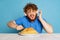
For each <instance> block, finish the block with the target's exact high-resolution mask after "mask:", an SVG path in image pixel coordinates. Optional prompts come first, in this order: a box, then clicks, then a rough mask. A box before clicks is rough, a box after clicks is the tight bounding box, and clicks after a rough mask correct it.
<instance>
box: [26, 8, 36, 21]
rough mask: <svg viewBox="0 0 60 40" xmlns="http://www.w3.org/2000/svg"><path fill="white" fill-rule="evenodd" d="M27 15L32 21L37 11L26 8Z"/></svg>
mask: <svg viewBox="0 0 60 40" xmlns="http://www.w3.org/2000/svg"><path fill="white" fill-rule="evenodd" d="M26 15H27V17H28V18H29V19H30V20H31V21H34V20H35V18H36V16H37V11H36V10H32V9H31V10H28V11H27V13H26Z"/></svg>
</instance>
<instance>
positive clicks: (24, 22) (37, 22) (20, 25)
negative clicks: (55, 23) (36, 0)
mask: <svg viewBox="0 0 60 40" xmlns="http://www.w3.org/2000/svg"><path fill="white" fill-rule="evenodd" d="M24 12H25V16H23V17H21V18H19V19H17V20H13V21H10V22H9V23H8V26H9V27H11V28H15V29H17V30H23V29H25V28H29V27H32V28H34V29H35V30H36V31H37V32H38V33H42V29H44V30H45V31H46V32H47V33H52V32H53V29H52V26H51V25H50V24H48V23H47V22H46V21H45V20H44V19H43V18H42V11H41V10H40V12H39V13H40V15H39V16H37V12H38V8H37V6H36V5H35V4H32V3H29V4H27V5H26V6H25V7H24Z"/></svg>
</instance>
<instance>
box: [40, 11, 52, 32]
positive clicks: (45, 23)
mask: <svg viewBox="0 0 60 40" xmlns="http://www.w3.org/2000/svg"><path fill="white" fill-rule="evenodd" d="M39 20H40V22H41V23H42V25H43V28H44V29H45V31H46V32H47V33H52V32H53V29H52V26H51V25H50V24H48V23H47V22H46V21H44V20H43V19H42V11H40V15H39Z"/></svg>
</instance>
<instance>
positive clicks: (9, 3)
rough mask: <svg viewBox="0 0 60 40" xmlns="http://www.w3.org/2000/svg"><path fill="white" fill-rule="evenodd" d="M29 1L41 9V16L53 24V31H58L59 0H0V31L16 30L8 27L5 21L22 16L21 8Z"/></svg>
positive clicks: (59, 27) (11, 31)
mask: <svg viewBox="0 0 60 40" xmlns="http://www.w3.org/2000/svg"><path fill="white" fill-rule="evenodd" d="M29 2H31V3H34V4H36V5H37V6H38V8H39V10H40V9H42V11H43V18H45V19H46V21H47V22H48V23H50V24H51V25H52V26H53V29H54V33H60V0H0V33H17V32H18V31H17V30H15V29H12V28H9V27H8V26H7V23H8V22H9V21H11V20H15V19H17V18H19V17H22V16H23V15H24V12H23V8H24V6H25V5H26V4H27V3H29ZM43 32H45V31H44V30H43Z"/></svg>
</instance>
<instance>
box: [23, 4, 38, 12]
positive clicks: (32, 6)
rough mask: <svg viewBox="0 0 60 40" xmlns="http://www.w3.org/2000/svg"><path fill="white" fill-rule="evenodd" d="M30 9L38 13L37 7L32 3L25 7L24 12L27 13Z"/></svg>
mask: <svg viewBox="0 0 60 40" xmlns="http://www.w3.org/2000/svg"><path fill="white" fill-rule="evenodd" d="M29 9H32V10H36V11H37V9H38V8H37V6H36V5H35V4H32V3H28V4H27V5H26V6H25V7H24V12H25V13H26V12H27V11H28V10H29Z"/></svg>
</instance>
